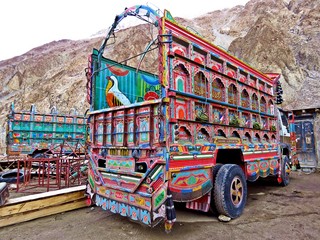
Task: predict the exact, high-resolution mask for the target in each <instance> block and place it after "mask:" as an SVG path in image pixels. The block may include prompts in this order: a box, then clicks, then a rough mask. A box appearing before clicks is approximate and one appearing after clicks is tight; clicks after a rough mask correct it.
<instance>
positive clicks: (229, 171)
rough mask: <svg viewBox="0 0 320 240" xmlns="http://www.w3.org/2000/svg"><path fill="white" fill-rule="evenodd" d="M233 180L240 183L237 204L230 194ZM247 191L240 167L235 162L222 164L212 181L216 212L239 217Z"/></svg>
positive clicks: (244, 203) (245, 200)
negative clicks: (239, 194)
mask: <svg viewBox="0 0 320 240" xmlns="http://www.w3.org/2000/svg"><path fill="white" fill-rule="evenodd" d="M234 181H238V182H239V183H241V188H240V189H241V199H240V202H239V203H238V204H234V202H233V201H232V196H231V188H232V184H233V183H234ZM247 191H248V190H247V181H246V178H245V175H244V172H243V170H242V169H241V167H239V166H238V165H236V164H225V165H223V166H222V167H221V168H220V170H219V172H218V174H217V177H216V178H215V183H214V202H215V207H216V209H217V211H218V213H219V214H222V215H225V216H228V217H230V218H237V217H239V216H240V215H241V214H242V212H243V210H244V207H245V205H246V202H247Z"/></svg>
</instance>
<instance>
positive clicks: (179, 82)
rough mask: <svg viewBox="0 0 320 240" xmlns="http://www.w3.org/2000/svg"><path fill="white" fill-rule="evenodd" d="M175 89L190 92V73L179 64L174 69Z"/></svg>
mask: <svg viewBox="0 0 320 240" xmlns="http://www.w3.org/2000/svg"><path fill="white" fill-rule="evenodd" d="M173 77H174V89H176V90H177V91H180V92H189V73H188V71H187V69H186V67H185V66H184V65H183V64H181V63H180V64H178V65H176V66H175V67H174V69H173Z"/></svg>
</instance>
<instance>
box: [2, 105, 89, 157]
mask: <svg viewBox="0 0 320 240" xmlns="http://www.w3.org/2000/svg"><path fill="white" fill-rule="evenodd" d="M86 122H87V119H86V117H85V116H81V115H78V114H76V112H74V113H70V114H59V113H58V112H57V111H56V108H55V107H53V108H52V109H51V113H49V114H44V113H38V112H36V108H35V106H34V105H32V106H31V109H30V111H19V112H17V111H15V109H14V105H13V104H12V107H11V111H10V113H9V114H8V123H7V155H8V156H22V155H29V156H31V157H34V158H39V157H45V156H44V154H54V153H58V154H71V153H72V151H74V150H75V149H77V151H78V153H81V154H84V153H85V150H84V149H85V148H84V147H83V146H84V145H85V140H86V139H85V136H86Z"/></svg>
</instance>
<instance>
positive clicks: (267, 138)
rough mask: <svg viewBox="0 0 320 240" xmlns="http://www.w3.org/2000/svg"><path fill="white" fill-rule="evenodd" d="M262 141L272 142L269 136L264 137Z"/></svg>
mask: <svg viewBox="0 0 320 240" xmlns="http://www.w3.org/2000/svg"><path fill="white" fill-rule="evenodd" d="M262 140H263V141H265V142H269V141H270V139H269V136H268V135H267V134H264V135H263V138H262Z"/></svg>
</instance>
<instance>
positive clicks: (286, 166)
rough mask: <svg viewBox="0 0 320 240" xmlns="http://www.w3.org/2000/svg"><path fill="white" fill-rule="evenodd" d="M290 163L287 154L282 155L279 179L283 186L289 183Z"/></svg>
mask: <svg viewBox="0 0 320 240" xmlns="http://www.w3.org/2000/svg"><path fill="white" fill-rule="evenodd" d="M289 175H290V163H289V158H288V156H283V159H282V164H281V179H282V181H281V182H280V185H281V186H283V187H285V186H287V185H288V184H289V183H290V176H289Z"/></svg>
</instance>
